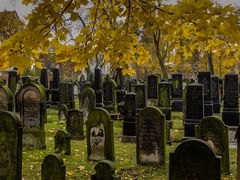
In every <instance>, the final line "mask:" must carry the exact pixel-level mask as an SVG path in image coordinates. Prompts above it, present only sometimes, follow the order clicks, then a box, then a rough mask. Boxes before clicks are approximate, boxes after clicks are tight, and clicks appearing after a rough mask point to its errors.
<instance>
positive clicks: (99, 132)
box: [86, 108, 115, 161]
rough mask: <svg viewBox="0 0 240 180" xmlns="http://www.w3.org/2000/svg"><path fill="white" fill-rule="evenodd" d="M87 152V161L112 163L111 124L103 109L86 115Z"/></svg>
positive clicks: (112, 138)
mask: <svg viewBox="0 0 240 180" xmlns="http://www.w3.org/2000/svg"><path fill="white" fill-rule="evenodd" d="M86 123H87V124H86V125H87V152H88V159H89V160H95V161H100V160H104V159H107V160H110V161H114V159H115V158H114V134H113V122H112V120H111V117H110V114H109V113H108V112H107V111H106V110H105V109H103V108H96V109H94V110H93V111H91V112H90V113H89V115H88V120H87V122H86Z"/></svg>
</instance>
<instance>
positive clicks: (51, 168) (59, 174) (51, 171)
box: [41, 154, 66, 180]
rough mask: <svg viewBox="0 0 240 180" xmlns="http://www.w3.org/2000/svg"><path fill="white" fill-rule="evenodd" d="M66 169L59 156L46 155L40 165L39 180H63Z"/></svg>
mask: <svg viewBox="0 0 240 180" xmlns="http://www.w3.org/2000/svg"><path fill="white" fill-rule="evenodd" d="M65 178H66V167H65V165H64V162H63V159H62V157H61V156H60V155H59V154H49V155H47V156H46V157H45V158H44V160H43V163H42V165H41V180H65Z"/></svg>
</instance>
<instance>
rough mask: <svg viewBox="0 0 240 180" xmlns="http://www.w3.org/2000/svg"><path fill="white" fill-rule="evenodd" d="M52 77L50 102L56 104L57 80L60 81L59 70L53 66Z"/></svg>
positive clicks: (57, 96)
mask: <svg viewBox="0 0 240 180" xmlns="http://www.w3.org/2000/svg"><path fill="white" fill-rule="evenodd" d="M52 72H53V79H52V83H51V104H52V105H58V103H59V82H60V71H59V69H58V68H53V69H52Z"/></svg>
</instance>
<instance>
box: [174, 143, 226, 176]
mask: <svg viewBox="0 0 240 180" xmlns="http://www.w3.org/2000/svg"><path fill="white" fill-rule="evenodd" d="M220 179H221V158H220V157H218V156H216V155H215V153H214V152H213V150H212V149H211V148H210V147H209V145H208V144H207V143H206V142H205V141H203V140H198V139H190V140H187V141H184V142H183V143H181V144H180V145H179V146H178V147H177V148H176V149H175V152H174V153H170V160H169V180H220Z"/></svg>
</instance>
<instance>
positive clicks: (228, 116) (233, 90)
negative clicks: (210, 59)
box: [222, 74, 239, 126]
mask: <svg viewBox="0 0 240 180" xmlns="http://www.w3.org/2000/svg"><path fill="white" fill-rule="evenodd" d="M238 88H239V85H238V75H237V74H226V75H225V80H224V103H223V112H222V120H223V122H224V123H225V124H226V125H228V126H239V104H238V103H239V102H238V101H239V100H238V98H239V97H238V96H239V92H238V91H239V90H238Z"/></svg>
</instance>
